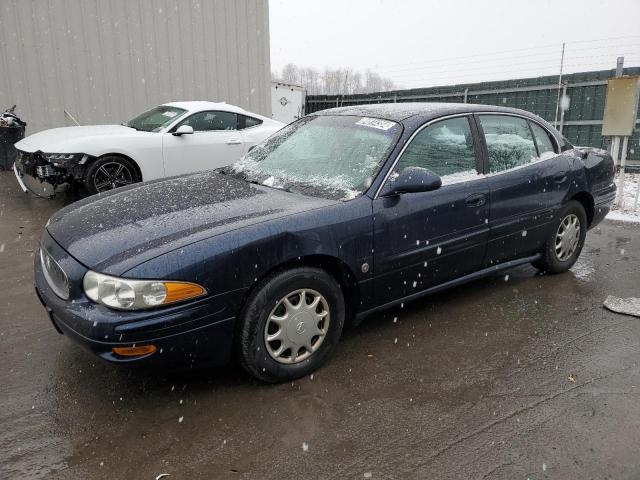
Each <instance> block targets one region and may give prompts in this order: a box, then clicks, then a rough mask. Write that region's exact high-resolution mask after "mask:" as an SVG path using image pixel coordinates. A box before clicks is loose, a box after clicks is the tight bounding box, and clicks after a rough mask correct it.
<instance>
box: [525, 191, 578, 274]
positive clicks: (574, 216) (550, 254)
mask: <svg viewBox="0 0 640 480" xmlns="http://www.w3.org/2000/svg"><path fill="white" fill-rule="evenodd" d="M587 226H588V225H587V214H586V213H585V211H584V207H583V206H582V205H581V204H580V203H579V202H576V201H575V200H571V201H570V202H568V203H567V204H566V205H565V206H564V207H562V209H561V210H560V212H559V213H558V216H557V219H556V221H555V223H554V224H553V228H552V229H551V232H550V233H549V236H548V237H547V240H546V242H545V245H544V250H543V251H542V258H541V259H540V260H537V261H535V262H533V266H534V267H536V268H537V269H538V270H541V271H542V272H544V273H562V272H566V271H567V270H569V269H570V268H571V267H572V266H573V264H574V263H576V260H578V257H579V256H580V252H581V251H582V247H583V246H584V240H585V238H586V236H587Z"/></svg>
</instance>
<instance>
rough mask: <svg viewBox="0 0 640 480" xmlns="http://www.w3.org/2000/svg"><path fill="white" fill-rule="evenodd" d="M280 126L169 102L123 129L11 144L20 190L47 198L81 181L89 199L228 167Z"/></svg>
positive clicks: (230, 110)
mask: <svg viewBox="0 0 640 480" xmlns="http://www.w3.org/2000/svg"><path fill="white" fill-rule="evenodd" d="M283 126H284V124H283V123H280V122H277V121H275V120H272V119H270V118H266V117H263V116H261V115H257V114H255V113H251V112H247V111H245V110H243V109H242V108H240V107H235V106H233V105H228V104H226V103H213V102H173V103H165V104H164V105H160V106H158V107H155V108H153V109H151V110H149V111H148V112H145V113H143V114H141V115H138V116H137V117H135V118H134V119H132V120H130V121H128V122H126V123H123V124H122V125H94V126H81V127H64V128H54V129H51V130H45V131H42V132H39V133H36V134H34V135H30V136H28V137H26V138H25V139H23V140H21V141H19V142H18V143H16V145H15V147H16V149H17V150H18V157H17V159H16V162H15V165H14V172H15V174H16V178H17V179H18V182H19V183H20V185H21V187H22V188H23V190H25V191H26V189H27V187H26V185H25V184H28V185H29V189H30V190H32V191H34V193H38V191H40V192H46V193H47V194H48V195H51V194H53V193H54V192H55V190H56V188H57V187H58V186H59V185H61V184H64V183H72V182H73V181H78V182H82V183H84V184H85V185H86V187H87V189H88V190H89V192H90V193H98V192H104V191H107V190H111V189H113V188H117V187H121V186H124V185H128V184H131V183H135V182H141V181H143V180H144V181H146V180H154V179H156V178H162V177H170V176H173V175H180V174H183V173H191V172H197V171H201V170H209V169H213V168H218V167H223V166H226V165H230V164H232V163H234V162H235V161H237V160H238V159H240V157H242V155H244V154H245V153H246V152H247V151H248V150H249V149H250V148H251V147H252V146H253V145H255V144H257V143H260V142H262V141H263V140H264V139H266V138H267V137H269V136H270V135H271V134H272V133H274V132H276V131H278V130H280V129H281V128H282V127H283Z"/></svg>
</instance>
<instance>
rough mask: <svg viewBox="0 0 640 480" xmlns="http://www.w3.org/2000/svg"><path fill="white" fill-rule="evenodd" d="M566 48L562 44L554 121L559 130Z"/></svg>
mask: <svg viewBox="0 0 640 480" xmlns="http://www.w3.org/2000/svg"><path fill="white" fill-rule="evenodd" d="M564 47H565V43H564V42H562V55H561V56H560V75H558V96H557V97H556V116H555V118H554V120H553V126H554V127H556V128H558V109H559V108H560V89H561V88H562V68H563V67H564Z"/></svg>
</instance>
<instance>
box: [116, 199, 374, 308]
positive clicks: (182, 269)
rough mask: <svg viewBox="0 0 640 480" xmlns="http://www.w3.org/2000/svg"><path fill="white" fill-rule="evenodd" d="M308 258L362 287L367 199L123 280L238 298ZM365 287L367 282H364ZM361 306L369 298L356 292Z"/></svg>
mask: <svg viewBox="0 0 640 480" xmlns="http://www.w3.org/2000/svg"><path fill="white" fill-rule="evenodd" d="M310 256H324V257H332V258H336V259H339V260H340V261H341V262H343V263H344V264H345V265H346V266H347V267H348V268H349V270H350V271H351V272H353V274H354V277H355V282H356V283H357V284H361V285H368V283H367V280H369V279H370V277H371V275H372V272H373V268H370V269H369V271H368V272H366V273H364V272H362V268H361V267H362V264H364V263H368V264H369V265H371V266H372V265H373V228H372V216H371V199H369V198H368V197H366V196H361V197H359V198H356V199H354V200H351V201H349V202H340V203H338V204H333V205H330V206H327V207H323V208H319V209H316V210H312V211H307V212H303V213H299V214H295V215H290V216H287V217H284V218H278V219H275V220H270V221H265V222H263V223H259V224H255V225H251V226H248V227H244V228H241V229H238V230H234V231H230V232H227V233H224V234H221V235H217V236H215V237H212V238H208V239H206V240H202V241H199V242H196V243H194V244H191V245H188V246H187V247H184V248H180V249H176V250H173V251H171V252H167V253H165V254H162V255H160V256H158V257H156V258H154V259H152V260H149V261H147V262H145V263H143V264H141V265H138V266H137V267H134V268H132V269H130V270H129V271H127V272H126V273H125V274H123V276H126V277H129V278H165V279H174V280H185V281H192V282H196V283H199V284H200V285H202V286H204V287H205V288H206V289H207V291H208V292H209V294H210V295H219V294H222V293H225V292H230V291H236V292H243V291H246V290H247V289H249V288H251V287H252V286H253V285H254V284H255V283H256V282H257V281H258V280H259V279H260V278H262V277H264V276H265V275H267V274H268V273H269V272H271V271H272V270H274V269H276V268H278V267H280V266H282V265H284V264H288V263H292V262H296V261H298V260H299V259H303V258H305V257H310ZM369 283H370V282H369ZM360 295H361V298H362V299H363V303H366V301H367V299H368V297H369V294H368V293H367V292H366V291H363V290H362V289H361V291H360Z"/></svg>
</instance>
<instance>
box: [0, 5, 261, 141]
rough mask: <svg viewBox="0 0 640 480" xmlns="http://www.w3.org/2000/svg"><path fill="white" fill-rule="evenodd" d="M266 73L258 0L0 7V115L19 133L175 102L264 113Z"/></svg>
mask: <svg viewBox="0 0 640 480" xmlns="http://www.w3.org/2000/svg"><path fill="white" fill-rule="evenodd" d="M270 69H271V67H270V59H269V10H268V2H267V0H203V1H198V0H182V1H179V2H178V1H172V0H136V1H130V0H2V1H0V108H8V107H10V106H11V105H13V104H17V105H18V108H17V113H18V114H19V115H20V116H21V117H22V119H23V120H25V121H26V122H27V123H28V127H27V134H30V133H34V132H36V131H39V130H43V129H47V128H52V127H58V126H64V125H70V124H71V122H70V121H69V119H68V118H66V117H65V114H64V110H67V111H68V112H69V113H71V115H73V116H74V117H75V118H76V119H77V120H78V121H79V122H80V123H81V124H85V125H86V124H100V123H120V122H122V121H125V120H128V119H129V118H131V117H133V116H134V115H136V114H138V113H140V112H142V111H144V110H146V109H148V108H151V107H153V106H155V105H158V104H160V103H164V102H168V101H176V100H213V101H226V102H228V103H232V104H236V105H239V106H241V107H243V108H246V109H247V110H251V111H254V112H257V113H260V114H263V115H266V116H271V95H270V85H271V83H270V82H271V78H270V76H271V70H270Z"/></svg>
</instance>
